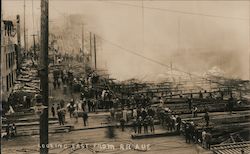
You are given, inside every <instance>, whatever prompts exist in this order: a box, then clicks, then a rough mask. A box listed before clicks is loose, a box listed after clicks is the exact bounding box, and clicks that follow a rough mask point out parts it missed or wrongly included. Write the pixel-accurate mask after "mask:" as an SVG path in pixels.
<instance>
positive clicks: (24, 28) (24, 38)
mask: <svg viewBox="0 0 250 154" xmlns="http://www.w3.org/2000/svg"><path fill="white" fill-rule="evenodd" d="M25 5H26V0H24V5H23V9H24V11H23V12H24V14H23V40H24V51H25V52H26V51H27V48H26V25H25V14H26V13H25V7H26V6H25Z"/></svg>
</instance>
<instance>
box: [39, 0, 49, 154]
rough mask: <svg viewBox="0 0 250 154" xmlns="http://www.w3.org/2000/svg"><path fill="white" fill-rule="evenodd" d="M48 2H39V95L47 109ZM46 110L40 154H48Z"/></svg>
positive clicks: (42, 119)
mask: <svg viewBox="0 0 250 154" xmlns="http://www.w3.org/2000/svg"><path fill="white" fill-rule="evenodd" d="M48 1H49V0H41V35H40V36H41V48H40V62H39V65H40V66H39V69H40V70H39V74H40V82H41V84H40V85H41V90H42V92H41V94H42V97H43V105H44V106H46V107H48V91H49V89H48V37H49V28H48V16H49V10H48V5H49V2H48ZM47 144H48V108H45V109H44V110H43V113H42V115H41V116H40V154H48V148H47V147H46V145H47Z"/></svg>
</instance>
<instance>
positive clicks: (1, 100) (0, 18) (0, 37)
mask: <svg viewBox="0 0 250 154" xmlns="http://www.w3.org/2000/svg"><path fill="white" fill-rule="evenodd" d="M0 30H1V33H0V64H2V0H0ZM0 76H2V69H1V70H0ZM0 84H1V86H0V92H1V93H0V116H1V117H2V111H3V109H2V105H3V104H2V102H3V98H2V91H3V89H2V88H3V87H2V79H0ZM1 123H2V122H1ZM0 133H1V134H2V128H1V129H0ZM0 151H2V139H0Z"/></svg>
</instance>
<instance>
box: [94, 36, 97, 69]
mask: <svg viewBox="0 0 250 154" xmlns="http://www.w3.org/2000/svg"><path fill="white" fill-rule="evenodd" d="M94 58H95V59H94V60H95V70H96V68H97V67H96V39H95V34H94Z"/></svg>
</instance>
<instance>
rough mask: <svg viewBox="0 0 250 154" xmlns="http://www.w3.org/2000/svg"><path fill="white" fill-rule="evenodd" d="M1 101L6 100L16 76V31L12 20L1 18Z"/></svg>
mask: <svg viewBox="0 0 250 154" xmlns="http://www.w3.org/2000/svg"><path fill="white" fill-rule="evenodd" d="M1 33H2V36H1V37H2V38H1V41H2V42H1V44H2V46H1V80H0V85H1V94H2V97H1V102H6V101H7V100H8V96H9V94H10V93H11V91H12V88H13V86H14V82H15V80H16V76H17V72H16V70H17V63H16V40H17V39H16V32H15V27H14V24H13V22H12V21H10V20H3V21H2V27H1Z"/></svg>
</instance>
